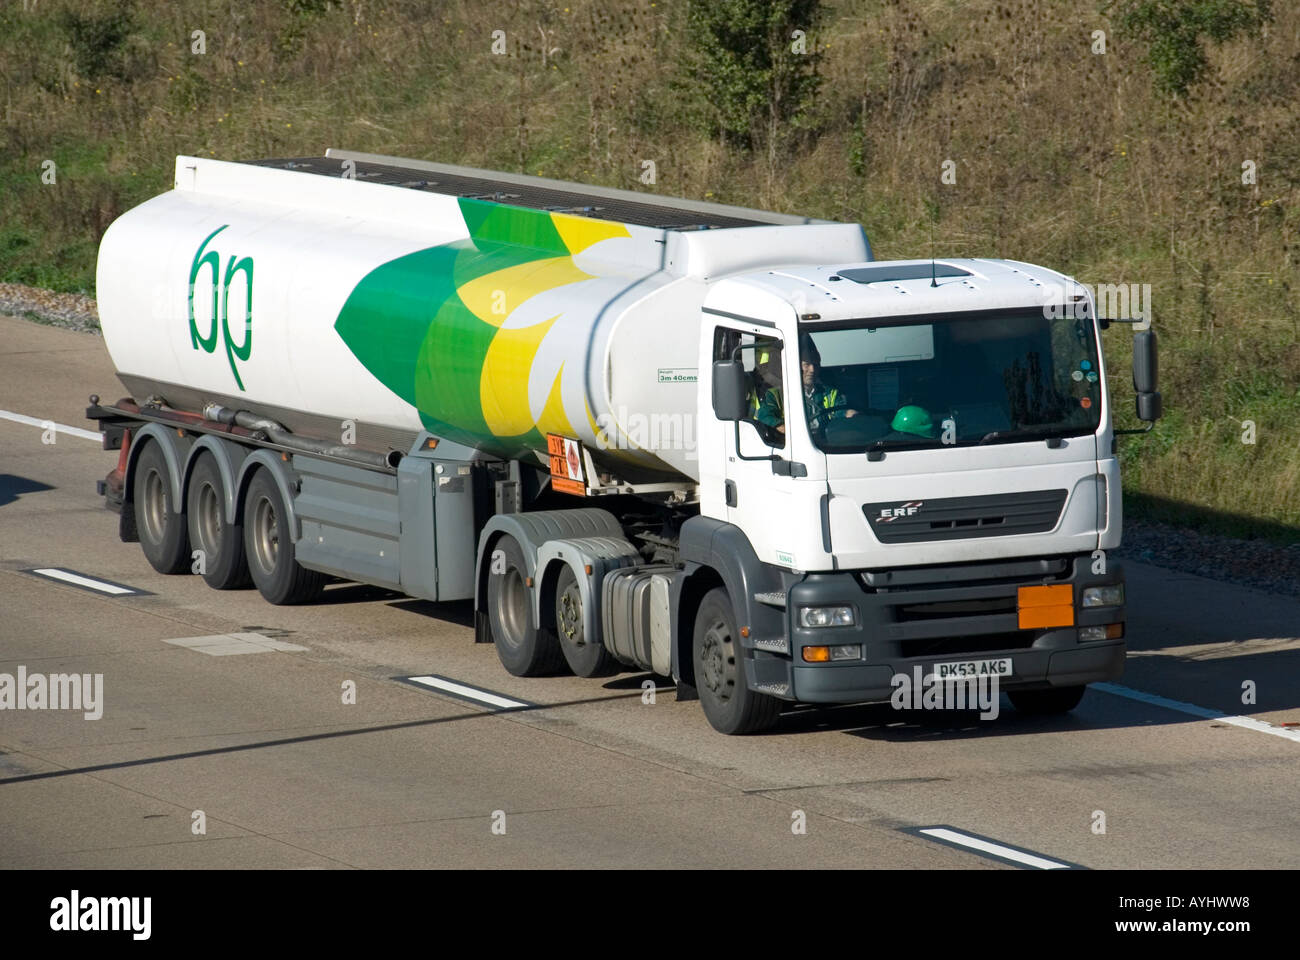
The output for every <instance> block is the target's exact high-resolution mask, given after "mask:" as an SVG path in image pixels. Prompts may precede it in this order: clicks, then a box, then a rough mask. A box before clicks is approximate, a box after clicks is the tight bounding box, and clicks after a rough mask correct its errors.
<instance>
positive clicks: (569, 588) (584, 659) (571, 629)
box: [555, 563, 618, 677]
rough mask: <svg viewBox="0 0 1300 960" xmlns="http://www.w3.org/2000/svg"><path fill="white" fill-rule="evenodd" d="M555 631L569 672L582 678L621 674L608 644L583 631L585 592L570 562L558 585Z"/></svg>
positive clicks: (557, 581) (558, 580)
mask: <svg viewBox="0 0 1300 960" xmlns="http://www.w3.org/2000/svg"><path fill="white" fill-rule="evenodd" d="M555 632H556V633H557V634H558V635H559V639H560V649H561V650H563V651H564V659H565V660H567V661H568V664H569V669H571V670H572V671H573V672H574V673H575V674H577V675H578V676H580V677H608V676H610V675H611V674H613V673H616V672H618V661H616V660H615V659H614V658H613V657H611V656H610V655H609V651H608V650H606V649H605V645H604V644H603V643H601V642H600V641H599V640H598V639H596V638H594V637H588V636H587V635H586V631H585V630H584V629H583V611H582V591H580V590H579V589H578V578H577V577H576V576H575V575H574V573H573V568H572V567H571V566H569V565H568V564H567V563H566V564H564V566H563V567H561V568H560V576H559V579H557V580H556V582H555Z"/></svg>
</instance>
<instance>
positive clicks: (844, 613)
mask: <svg viewBox="0 0 1300 960" xmlns="http://www.w3.org/2000/svg"><path fill="white" fill-rule="evenodd" d="M855 623H857V618H855V617H854V616H853V608H852V607H800V608H799V625H800V626H803V627H851V626H853V625H854V624H855Z"/></svg>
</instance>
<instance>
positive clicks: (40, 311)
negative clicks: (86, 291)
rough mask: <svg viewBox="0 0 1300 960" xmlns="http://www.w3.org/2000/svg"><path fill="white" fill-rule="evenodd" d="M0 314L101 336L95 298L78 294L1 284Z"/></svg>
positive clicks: (17, 284) (15, 284)
mask: <svg viewBox="0 0 1300 960" xmlns="http://www.w3.org/2000/svg"><path fill="white" fill-rule="evenodd" d="M0 313H6V314H10V315H12V316H15V317H23V318H25V319H27V320H32V321H34V322H35V323H44V324H47V325H48V326H51V327H63V328H64V329H66V330H77V331H80V332H81V333H99V332H100V329H99V310H98V309H97V308H96V307H95V300H94V298H93V297H87V296H84V295H82V294H80V293H51V292H50V291H49V290H41V289H40V288H38V287H28V286H24V285H23V284H21V283H0Z"/></svg>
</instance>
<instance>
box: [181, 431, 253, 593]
mask: <svg viewBox="0 0 1300 960" xmlns="http://www.w3.org/2000/svg"><path fill="white" fill-rule="evenodd" d="M185 508H186V509H185V514H186V516H187V517H189V531H190V546H191V547H193V548H194V549H195V550H202V551H203V569H202V572H201V574H200V575H201V576H202V577H203V579H204V580H205V581H206V582H207V584H208V586H209V587H212V588H213V589H214V590H230V589H233V588H235V587H246V586H248V585H249V583H250V582H251V578H250V576H249V573H248V556H247V554H246V553H245V552H244V527H243V524H240V523H228V522H226V486H225V484H224V483H223V482H222V480H221V471H220V470H219V469H218V468H217V461H216V460H215V459H214V458H213V456H212V454H210V453H201V454H199V458H198V461H197V462H196V463H195V464H194V472H193V473H191V474H190V489H189V495H188V496H187V497H186V498H185Z"/></svg>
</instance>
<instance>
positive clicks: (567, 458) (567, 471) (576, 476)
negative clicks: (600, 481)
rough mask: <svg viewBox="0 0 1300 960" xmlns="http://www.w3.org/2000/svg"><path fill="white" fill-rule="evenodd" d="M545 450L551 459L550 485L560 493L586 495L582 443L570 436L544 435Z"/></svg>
mask: <svg viewBox="0 0 1300 960" xmlns="http://www.w3.org/2000/svg"><path fill="white" fill-rule="evenodd" d="M546 452H547V454H548V455H549V456H550V460H551V486H552V487H554V488H555V489H556V490H558V491H560V493H574V494H577V495H578V496H580V497H581V496H586V493H587V486H586V483H585V481H584V480H583V476H582V445H581V444H580V443H578V441H577V440H573V439H571V438H570V437H561V436H558V435H556V434H554V433H548V434H547V435H546Z"/></svg>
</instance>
